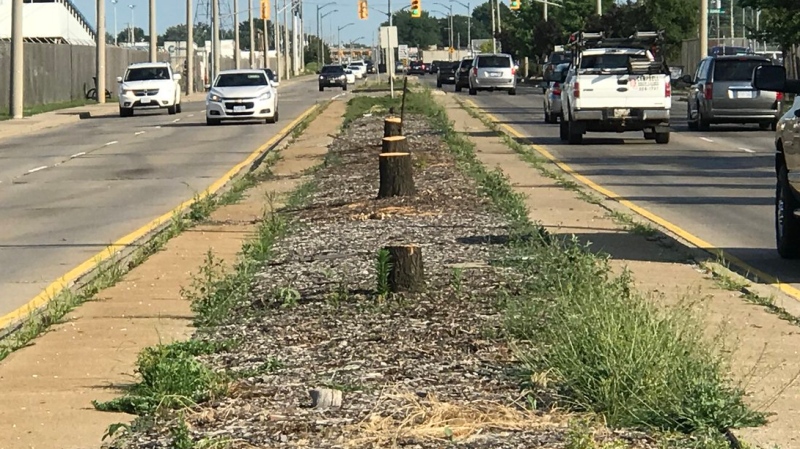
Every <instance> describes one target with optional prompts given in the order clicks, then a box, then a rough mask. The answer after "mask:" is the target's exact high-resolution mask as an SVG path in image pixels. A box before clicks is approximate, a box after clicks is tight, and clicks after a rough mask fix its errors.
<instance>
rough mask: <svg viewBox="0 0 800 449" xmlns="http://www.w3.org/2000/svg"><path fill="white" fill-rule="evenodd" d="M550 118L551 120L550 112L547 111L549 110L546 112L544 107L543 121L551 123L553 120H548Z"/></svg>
mask: <svg viewBox="0 0 800 449" xmlns="http://www.w3.org/2000/svg"><path fill="white" fill-rule="evenodd" d="M550 120H551V117H550V113H549V112H547V109H545V110H544V122H545V123H553V122H552V121H550Z"/></svg>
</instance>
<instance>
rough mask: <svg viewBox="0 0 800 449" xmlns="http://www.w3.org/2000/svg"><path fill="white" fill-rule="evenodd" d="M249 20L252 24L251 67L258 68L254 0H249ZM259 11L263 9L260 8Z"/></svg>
mask: <svg viewBox="0 0 800 449" xmlns="http://www.w3.org/2000/svg"><path fill="white" fill-rule="evenodd" d="M247 11H248V14H247V21H248V23H249V25H250V68H251V69H254V68H256V35H255V33H256V28H255V23H254V22H253V0H247ZM259 11H261V9H260V8H259Z"/></svg>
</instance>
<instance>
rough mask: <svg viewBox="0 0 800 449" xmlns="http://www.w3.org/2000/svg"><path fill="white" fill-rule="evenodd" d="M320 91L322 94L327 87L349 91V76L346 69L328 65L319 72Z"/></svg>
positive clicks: (336, 65)
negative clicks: (345, 71)
mask: <svg viewBox="0 0 800 449" xmlns="http://www.w3.org/2000/svg"><path fill="white" fill-rule="evenodd" d="M317 73H319V91H320V92H322V91H324V90H325V88H326V87H341V88H342V90H347V75H346V74H345V73H344V67H342V66H340V65H338V64H332V65H326V66H323V67H322V70H320V71H319V72H317Z"/></svg>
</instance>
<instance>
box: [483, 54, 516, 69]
mask: <svg viewBox="0 0 800 449" xmlns="http://www.w3.org/2000/svg"><path fill="white" fill-rule="evenodd" d="M478 67H491V68H501V67H503V68H508V67H511V58H509V57H508V56H479V57H478Z"/></svg>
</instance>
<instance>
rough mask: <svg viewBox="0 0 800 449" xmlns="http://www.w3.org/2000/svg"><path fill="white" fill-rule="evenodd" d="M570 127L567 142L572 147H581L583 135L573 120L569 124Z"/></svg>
mask: <svg viewBox="0 0 800 449" xmlns="http://www.w3.org/2000/svg"><path fill="white" fill-rule="evenodd" d="M567 125H568V128H567V130H568V135H567V141H568V142H569V144H570V145H580V144H582V143H583V133H582V132H580V131H579V130H578V129H577V126H575V125H574V122H573V121H572V120H570V121H568V122H567Z"/></svg>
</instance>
